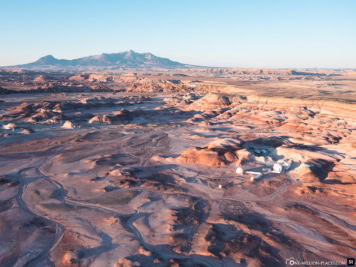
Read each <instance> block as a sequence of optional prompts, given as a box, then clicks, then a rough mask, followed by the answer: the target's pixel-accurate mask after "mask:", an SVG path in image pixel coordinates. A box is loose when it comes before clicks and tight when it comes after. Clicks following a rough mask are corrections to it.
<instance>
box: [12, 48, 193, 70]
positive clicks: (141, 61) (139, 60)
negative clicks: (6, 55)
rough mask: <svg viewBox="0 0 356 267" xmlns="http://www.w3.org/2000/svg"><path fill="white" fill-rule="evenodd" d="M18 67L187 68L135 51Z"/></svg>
mask: <svg viewBox="0 0 356 267" xmlns="http://www.w3.org/2000/svg"><path fill="white" fill-rule="evenodd" d="M16 67H22V68H47V67H56V68H64V69H66V68H71V69H73V68H81V69H83V68H96V67H100V68H106V69H118V68H126V69H152V68H161V69H173V68H186V67H189V65H185V64H182V63H179V62H175V61H172V60H170V59H168V58H161V57H157V56H155V55H153V54H151V53H138V52H135V51H133V50H128V51H125V52H121V53H112V54H107V53H102V54H99V55H93V56H88V57H82V58H77V59H72V60H66V59H56V58H55V57H54V56H52V55H47V56H44V57H41V58H40V59H38V60H37V61H35V62H32V63H29V64H25V65H18V66H16Z"/></svg>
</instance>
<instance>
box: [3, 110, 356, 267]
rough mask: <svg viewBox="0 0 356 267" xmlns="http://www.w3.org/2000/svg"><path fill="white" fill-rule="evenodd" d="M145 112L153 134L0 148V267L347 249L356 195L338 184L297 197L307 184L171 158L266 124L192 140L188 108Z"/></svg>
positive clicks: (195, 261) (91, 131)
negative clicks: (250, 178) (258, 177)
mask: <svg viewBox="0 0 356 267" xmlns="http://www.w3.org/2000/svg"><path fill="white" fill-rule="evenodd" d="M150 111H151V110H150ZM155 112H156V113H153V114H156V115H157V117H155V118H154V119H152V120H153V121H154V122H155V123H157V121H160V123H157V125H155V126H153V125H150V124H146V125H144V126H142V125H139V124H127V125H125V124H122V125H96V126H95V127H93V126H90V128H89V126H88V128H86V127H83V128H81V129H73V130H63V129H58V128H56V129H52V130H49V131H48V132H46V133H45V134H43V135H42V133H41V132H39V133H34V134H32V135H31V136H29V137H25V138H23V139H20V138H19V139H18V140H15V138H16V137H14V139H13V141H11V142H10V141H9V142H8V143H7V142H6V141H3V140H2V141H1V145H2V148H1V149H0V170H1V171H2V172H3V173H4V176H3V177H2V178H1V180H0V189H1V191H0V198H1V199H0V231H1V234H2V235H3V236H4V238H2V239H0V247H1V248H3V249H2V251H0V266H71V265H72V266H132V265H141V266H149V267H150V266H174V264H176V266H177V265H180V266H285V260H286V259H288V258H290V257H294V258H296V259H299V260H318V261H321V260H339V261H342V260H344V259H345V258H346V257H347V256H352V255H353V254H354V253H355V250H356V249H355V247H356V232H355V231H356V225H354V223H353V220H352V218H351V219H350V217H349V216H348V214H350V213H351V214H352V212H355V211H354V204H353V203H354V202H353V201H354V199H353V198H352V196H349V195H348V197H349V199H348V200H345V199H344V198H342V197H340V195H339V192H341V193H342V194H345V195H347V194H348V193H349V192H348V191H347V190H345V188H348V187H342V186H344V185H338V187H337V186H335V187H332V186H333V185H322V184H316V185H313V186H314V187H316V188H317V187H318V188H319V187H322V186H324V188H323V189H324V191H323V192H321V193H319V194H317V193H315V194H313V193H311V194H299V193H298V188H300V187H302V188H303V189H305V190H306V186H305V187H303V184H302V183H301V182H296V181H294V180H293V179H291V177H289V176H288V174H283V175H280V176H278V175H277V176H273V177H270V178H268V179H267V178H266V180H264V179H262V180H260V181H257V182H255V183H250V182H248V177H239V176H236V174H235V172H234V170H235V166H234V165H233V164H230V165H227V166H223V167H222V166H208V165H204V164H189V163H187V164H182V163H178V161H176V160H173V159H172V158H175V157H177V156H178V155H180V154H181V153H182V152H183V151H185V150H187V149H188V148H190V147H194V146H199V147H201V146H203V145H204V144H206V143H208V142H210V141H211V140H210V139H213V140H215V139H216V138H226V137H231V136H237V135H239V137H241V138H243V137H244V138H246V140H259V139H258V137H260V136H261V138H262V137H265V136H266V135H268V133H269V132H268V129H270V127H269V128H268V129H267V130H266V128H264V127H265V126H261V129H256V130H255V129H253V128H252V129H250V130H246V129H245V130H243V131H242V130H239V128H234V127H230V126H231V122H229V123H227V122H226V121H225V119H224V118H223V119H221V120H220V121H218V122H217V121H216V122H215V123H216V126H213V127H210V128H208V127H206V128H203V131H201V132H198V131H196V130H198V129H200V130H201V129H202V127H200V126H199V127H200V128H198V127H197V126H196V125H195V124H193V125H192V124H186V120H188V119H191V117H192V116H194V115H196V112H195V111H194V112H191V113H190V112H186V113H185V112H181V113H179V114H181V115H176V114H175V113H174V112H171V111H155ZM140 114H141V115H140V116H141V117H143V119H142V121H143V120H146V121H148V122H150V121H149V119H150V116H151V115H152V114H150V115H148V116H146V117H145V114H144V112H143V114H142V113H140ZM230 115H231V114H230ZM230 115H229V116H230ZM216 120H218V119H216ZM207 128H208V129H207ZM249 131H250V132H249ZM197 133H200V135H197ZM277 133H278V131H274V132H273V133H270V134H271V135H274V134H277ZM259 135H260V136H259ZM197 136H198V137H199V138H197ZM251 142H252V141H251ZM271 150H272V149H271ZM328 151H329V150H328ZM330 151H332V149H330ZM172 155H173V156H172ZM157 156H159V157H157ZM219 184H222V185H223V186H222V188H221V189H219V187H218V185H219ZM308 186H310V187H311V188H313V186H311V185H310V184H308ZM345 186H349V185H348V184H346V185H345ZM328 193H329V195H328ZM332 193H333V194H332ZM341 193H340V194H341Z"/></svg>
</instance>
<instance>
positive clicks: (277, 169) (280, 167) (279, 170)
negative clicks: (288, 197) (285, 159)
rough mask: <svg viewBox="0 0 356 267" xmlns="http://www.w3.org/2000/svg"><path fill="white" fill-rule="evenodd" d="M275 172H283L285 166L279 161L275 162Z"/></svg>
mask: <svg viewBox="0 0 356 267" xmlns="http://www.w3.org/2000/svg"><path fill="white" fill-rule="evenodd" d="M273 172H274V173H282V172H283V166H282V165H281V164H279V163H275V164H273Z"/></svg>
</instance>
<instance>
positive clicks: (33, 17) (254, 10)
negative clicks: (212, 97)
mask: <svg viewBox="0 0 356 267" xmlns="http://www.w3.org/2000/svg"><path fill="white" fill-rule="evenodd" d="M130 49H132V50H135V51H137V52H151V53H153V54H156V55H158V56H162V57H168V58H170V59H172V60H177V61H180V62H183V63H189V64H195V65H206V66H222V67H258V68H268V67H271V68H288V67H334V68H342V67H349V68H356V0H334V1H331V0H265V1H262V0H261V1H257V0H244V1H240V0H205V1H202V0H130V1H120V0H116V1H114V0H96V1H94V0H31V1H29V0H1V1H0V66H1V65H2V66H4V65H13V64H20V63H28V62H31V61H35V60H37V59H38V58H39V57H41V56H44V55H48V54H51V55H53V56H55V57H56V58H65V59H73V58H78V57H83V56H88V55H95V54H101V53H103V52H104V53H114V52H121V51H125V50H130Z"/></svg>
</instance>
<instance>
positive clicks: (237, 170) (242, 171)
mask: <svg viewBox="0 0 356 267" xmlns="http://www.w3.org/2000/svg"><path fill="white" fill-rule="evenodd" d="M244 172H245V171H244V169H242V168H241V167H238V168H237V169H236V173H237V174H244Z"/></svg>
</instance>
